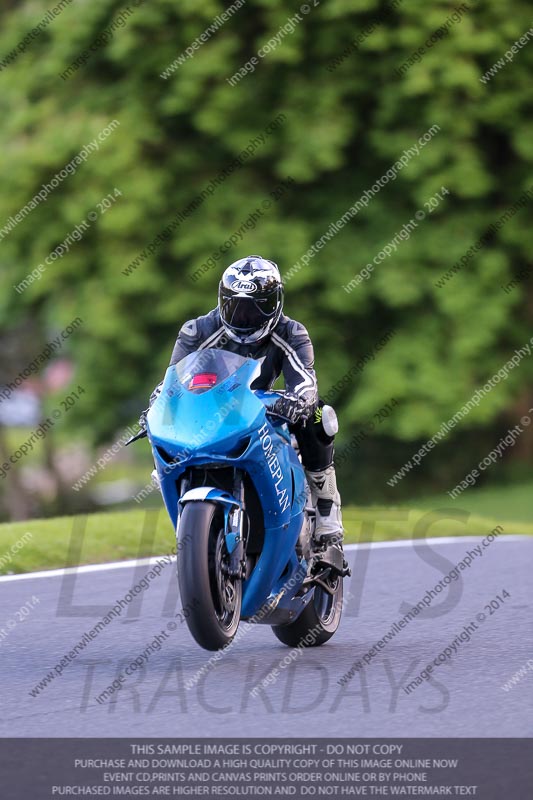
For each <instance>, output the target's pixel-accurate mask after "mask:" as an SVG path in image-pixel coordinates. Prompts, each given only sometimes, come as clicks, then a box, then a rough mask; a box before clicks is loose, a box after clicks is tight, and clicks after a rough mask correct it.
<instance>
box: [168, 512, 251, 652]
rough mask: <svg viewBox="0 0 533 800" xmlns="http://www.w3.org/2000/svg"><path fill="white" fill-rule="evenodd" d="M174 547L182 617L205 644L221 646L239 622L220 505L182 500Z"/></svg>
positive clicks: (238, 590) (236, 581) (237, 582)
mask: <svg viewBox="0 0 533 800" xmlns="http://www.w3.org/2000/svg"><path fill="white" fill-rule="evenodd" d="M178 542H179V546H178V548H177V551H178V554H177V568H178V582H179V589H180V597H181V602H182V606H183V609H184V610H185V609H186V610H187V616H186V621H187V625H188V626H189V630H190V632H191V634H192V636H193V637H194V639H195V640H196V642H197V643H198V644H199V645H200V647H203V648H204V649H205V650H221V649H222V648H224V647H227V645H228V644H229V643H230V642H231V641H232V639H233V637H234V636H235V634H236V632H237V628H238V627H239V620H240V615H241V604H242V581H241V579H240V578H234V577H231V576H230V575H229V574H228V569H227V568H228V564H229V554H228V552H227V549H226V540H225V536H224V511H223V509H222V508H221V507H220V506H219V505H217V504H216V503H209V502H191V503H187V504H186V506H185V508H184V509H183V512H182V514H181V519H180V524H179V532H178Z"/></svg>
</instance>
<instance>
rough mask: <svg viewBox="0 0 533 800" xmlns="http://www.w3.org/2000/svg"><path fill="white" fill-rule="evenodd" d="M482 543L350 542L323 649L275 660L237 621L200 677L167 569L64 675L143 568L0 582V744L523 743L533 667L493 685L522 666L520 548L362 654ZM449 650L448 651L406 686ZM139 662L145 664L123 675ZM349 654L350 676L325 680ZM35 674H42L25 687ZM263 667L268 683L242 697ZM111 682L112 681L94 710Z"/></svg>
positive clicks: (531, 627)
mask: <svg viewBox="0 0 533 800" xmlns="http://www.w3.org/2000/svg"><path fill="white" fill-rule="evenodd" d="M480 541H481V540H480V539H476V540H474V539H473V538H463V539H455V540H453V541H449V540H430V544H420V543H418V544H416V545H415V544H414V543H398V544H396V545H395V544H393V543H390V544H389V545H388V546H383V545H381V546H380V545H373V546H361V547H357V548H356V547H350V548H349V549H348V557H349V560H350V562H351V566H352V569H353V571H354V574H353V576H352V578H351V579H347V580H346V582H345V591H346V592H348V591H349V593H350V597H349V599H348V602H347V603H346V607H345V613H344V617H343V621H342V624H341V627H340V629H339V631H338V632H337V634H336V635H335V636H334V638H333V639H332V640H331V641H330V642H329V643H328V644H326V645H325V646H323V647H321V648H311V649H307V650H305V651H296V652H295V653H293V656H294V657H291V659H287V660H286V661H285V663H284V664H283V659H284V658H285V657H286V656H288V654H289V653H290V652H291V651H290V650H289V648H286V647H284V646H283V645H282V644H281V643H280V642H278V640H277V639H276V638H275V637H274V636H273V634H272V632H271V630H270V628H268V627H266V626H245V630H246V634H245V635H243V636H242V637H241V638H240V639H239V641H238V642H237V643H236V644H235V645H234V646H232V647H231V648H229V649H228V650H227V651H226V652H225V653H224V654H223V656H222V657H221V658H220V660H218V661H215V662H213V663H212V665H211V668H210V669H207V670H206V669H205V665H206V662H207V661H208V660H209V658H210V657H211V655H212V654H210V653H207V652H205V651H203V650H201V649H200V648H199V647H198V646H197V645H196V644H195V642H194V641H193V639H192V637H191V635H190V634H189V631H188V629H187V625H186V623H185V622H183V623H181V622H180V618H179V617H176V616H175V615H176V613H177V612H180V610H181V605H180V602H179V598H178V592H177V584H176V576H175V566H174V563H172V564H170V563H169V564H168V565H166V566H165V567H164V568H163V570H162V572H161V575H160V576H159V577H157V578H156V579H154V580H152V581H151V582H150V585H149V588H148V589H146V591H143V592H142V593H141V594H140V595H137V598H136V599H134V600H133V601H132V602H131V603H130V604H129V605H128V607H127V608H125V609H124V610H123V612H122V616H121V618H120V619H115V620H113V621H112V622H110V624H109V625H107V626H106V627H105V628H104V629H103V630H102V631H101V633H99V635H97V636H96V638H94V639H93V640H89V641H88V644H86V646H85V648H84V649H83V650H82V651H81V652H80V653H79V654H78V655H77V657H76V658H75V659H74V660H73V661H72V663H70V664H68V665H66V666H65V667H64V668H63V669H61V666H60V662H61V659H62V658H63V656H64V655H65V654H66V653H67V654H68V653H69V652H70V651H72V649H73V647H74V646H75V645H76V644H77V643H78V642H80V640H81V639H82V637H83V634H84V633H85V632H86V631H90V630H91V629H92V627H93V626H94V625H95V624H96V623H97V622H98V621H99V620H100V619H101V618H102V617H103V616H105V614H106V613H107V611H108V610H109V608H110V607H112V606H113V605H114V604H115V603H116V602H117V600H118V599H119V598H123V597H124V596H125V594H126V593H127V592H128V591H129V589H130V588H131V587H132V586H133V585H135V584H136V583H137V582H138V581H139V580H140V578H141V577H142V576H143V575H145V574H146V573H147V572H148V571H149V570H150V566H149V565H148V564H147V563H142V564H141V563H139V564H137V565H130V566H126V567H124V566H121V567H120V568H116V567H114V568H109V567H108V568H106V569H102V568H100V567H99V568H93V570H92V571H81V572H78V573H77V574H74V575H73V574H66V575H65V574H61V573H54V572H53V573H50V574H49V575H46V577H45V576H44V574H43V573H40V577H37V576H36V577H34V576H32V577H27V578H24V579H20V578H19V579H15V580H13V579H10V578H9V577H8V578H2V579H0V672H1V687H2V690H1V701H0V736H15V737H27V736H37V737H42V736H46V737H67V736H69V737H70V736H80V737H87V736H88V737H98V736H113V737H115V736H116V737H119V736H177V737H183V736H185V737H187V736H297V737H301V736H304V737H305V736H354V737H366V736H381V737H382V736H397V737H404V736H408V737H470V736H472V737H477V736H482V737H531V736H533V715H532V713H531V709H532V708H533V670H530V671H526V673H525V675H524V676H523V677H521V678H520V680H519V681H518V682H517V683H516V685H514V686H513V687H511V688H510V689H509V690H508V691H505V690H504V689H502V686H503V685H504V684H505V683H506V682H507V681H508V680H509V679H510V678H511V677H512V676H513V675H514V674H515V673H516V672H517V670H519V669H520V668H521V667H523V666H524V665H525V664H526V663H527V662H528V661H529V660H530V659H533V614H532V612H533V603H532V594H533V590H532V587H533V578H532V576H533V540H530V539H527V538H521V537H501V538H500V539H497V540H496V541H494V542H493V543H492V544H491V545H490V546H489V547H488V548H486V549H483V551H482V555H478V556H475V557H473V560H472V563H471V565H470V566H469V567H468V568H466V569H464V570H463V571H461V572H460V573H459V574H460V578H459V580H457V581H455V580H452V581H451V583H450V584H449V586H448V585H447V586H446V587H445V588H444V589H443V590H442V591H440V592H439V593H438V594H435V597H434V599H433V600H432V602H431V605H430V607H429V608H427V610H425V611H424V612H422V613H420V614H418V615H417V616H416V617H415V618H414V619H412V621H409V622H408V624H404V625H403V626H402V627H398V629H397V632H396V633H395V634H394V635H393V636H391V637H390V639H389V640H388V641H386V642H385V644H384V645H383V646H382V647H381V648H379V647H377V648H376V649H375V651H374V652H373V654H372V655H370V654H369V651H370V650H371V648H372V647H373V645H374V644H375V643H376V642H378V641H379V640H383V637H384V636H385V634H387V632H389V631H391V627H392V626H393V623H395V622H398V620H400V619H402V618H404V615H405V613H406V611H407V609H408V608H409V607H412V606H413V605H415V604H417V603H418V602H419V601H420V600H421V599H422V597H424V595H425V594H426V592H428V591H429V590H430V589H433V587H435V585H436V584H437V583H438V582H439V581H440V580H441V579H443V578H444V576H445V575H448V574H449V573H450V571H451V570H452V569H453V567H454V565H455V564H457V563H458V562H459V561H461V560H462V559H463V558H464V557H465V556H466V555H467V553H468V551H470V552H471V553H472V552H473V551H474V548H475V547H476V546H477V544H479V543H480ZM504 593H505V594H504ZM507 593H508V594H509V595H510V596H509V597H507V596H506V595H507ZM498 596H499V597H500V598H501V599H500V600H497V599H496V598H497V597H498ZM491 601H494V602H493V603H492V606H491V605H490V604H491ZM22 609H24V610H22ZM480 615H482V616H480ZM473 623H474V624H475V626H476V627H475V628H474V627H473V625H472V624H473ZM466 626H470V627H469V631H470V633H468V632H467V633H465V634H464V635H463V636H462V638H461V633H462V632H463V631H464V630H465V627H466ZM156 637H159V644H158V643H157V642H158V640H157V639H156ZM467 639H469V641H467ZM454 641H455V643H456V644H455V648H453V646H452V643H453V642H454ZM158 647H159V648H160V649H157V648H158ZM447 647H448V648H449V650H450V652H451V651H453V655H452V656H451V657H448V656H446V654H444V656H443V657H442V661H443V663H442V664H440V665H439V666H438V667H434V669H433V672H432V673H431V675H429V678H428V680H422V681H421V682H420V685H418V686H415V688H412V689H411V691H409V692H406V691H405V689H404V687H405V686H406V685H407V684H409V683H410V682H412V681H413V680H415V679H416V677H417V676H418V675H419V673H420V672H421V670H423V669H424V668H425V667H426V665H427V664H428V663H431V662H433V661H434V659H438V658H439V655H440V654H441V653H444V651H445V648H447ZM143 653H147V654H148V661H147V663H146V662H145V663H144V665H143V666H142V667H139V669H137V670H136V671H134V673H133V674H132V675H130V676H129V677H127V678H125V677H124V671H125V670H126V669H127V668H128V666H129V665H130V664H131V663H132V662H133V661H135V660H136V659H138V658H139V656H142V654H143ZM365 654H366V655H367V659H366V663H364V656H365ZM362 659H363V666H364V668H363V669H362V670H361V669H360V670H353V673H354V674H353V677H352V678H351V679H349V680H348V681H347V682H346V683H345V684H339V680H340V679H341V678H342V676H343V675H345V674H346V673H347V671H348V670H350V668H351V667H352V665H353V664H354V662H355V661H357V660H362ZM142 661H145V660H144V659H142V658H141V662H142ZM64 663H65V662H64ZM530 663H531V664H532V665H533V661H531V662H530ZM56 665H59V669H58V670H57V671H55V670H54V668H55V666H56ZM202 667H204V672H203V674H202V673H199V670H201V669H202ZM276 669H277V670H278V673H277V675H276V674H275V673H274V674H272V673H273V670H276ZM130 671H131V670H130ZM57 672H61V674H59V675H58V674H57ZM48 673H55V677H54V678H53V679H52V680H49V682H48V683H47V684H46V685H44V686H42V687H41V688H40V689H39V691H37V690H36V687H37V686H38V684H39V682H40V681H42V680H43V678H45V676H46V675H47V674H48ZM269 674H271V677H272V681H271V682H269V683H268V685H267V686H266V688H262V689H261V690H260V691H258V692H257V693H255V696H254V695H253V694H251V690H253V688H254V687H255V686H257V685H258V684H259V683H260V682H261V681H263V680H265V679H266V677H267V676H268V675H269ZM121 678H122V681H121V680H120V679H121ZM195 680H196V681H197V682H196V683H194V685H193V686H192V687H190V688H187V685H188V684H187V681H195ZM113 681H116V684H117V685H118V686H120V687H121V688H120V689H117V690H116V691H114V692H113V694H112V695H111V696H110V697H109V699H107V700H104V701H103V702H100V703H99V702H98V701H97V700H96V697H97V696H99V695H101V694H102V693H103V692H104V691H105V690H106V689H107V688H108V687H109V686H111V685H112V684H113ZM32 691H33V694H34V695H35V696H32Z"/></svg>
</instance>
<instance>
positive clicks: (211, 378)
mask: <svg viewBox="0 0 533 800" xmlns="http://www.w3.org/2000/svg"><path fill="white" fill-rule="evenodd" d="M247 360H248V359H246V358H243V357H242V356H239V355H237V354H236V353H230V352H229V351H228V350H197V351H196V352H195V353H191V354H190V355H188V356H186V357H185V358H184V359H183V360H182V361H180V362H179V363H178V364H176V366H175V367H174V369H175V371H176V375H177V377H178V380H179V382H180V384H181V386H182V387H183V388H184V389H186V390H187V391H188V392H195V393H197V394H201V393H203V392H207V391H209V390H210V389H214V388H215V386H219V385H220V384H221V383H222V382H223V381H225V380H226V378H229V376H230V375H233V373H234V372H237V370H238V369H239V368H240V367H242V365H243V364H245V363H246V361H247Z"/></svg>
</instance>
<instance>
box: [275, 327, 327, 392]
mask: <svg viewBox="0 0 533 800" xmlns="http://www.w3.org/2000/svg"><path fill="white" fill-rule="evenodd" d="M272 340H273V341H274V342H275V343H276V344H277V345H278V347H279V348H280V349H281V350H283V352H284V353H285V355H286V356H287V358H288V359H289V362H290V364H291V365H292V367H293V368H294V369H295V370H296V372H299V373H300V375H302V377H303V381H302V382H301V383H299V384H298V386H296V387H295V389H294V391H295V392H296V394H299V393H300V392H304V391H307V390H308V389H313V390H314V391H315V392H316V391H317V387H316V381H314V380H313V378H312V377H311V375H310V374H309V372H308V371H307V370H306V368H305V367H304V365H303V364H302V362H301V361H300V359H299V358H298V355H297V354H296V351H295V350H293V348H292V347H291V346H290V345H289V343H288V342H286V341H285V340H284V339H282V338H281V336H278V334H277V333H273V334H272Z"/></svg>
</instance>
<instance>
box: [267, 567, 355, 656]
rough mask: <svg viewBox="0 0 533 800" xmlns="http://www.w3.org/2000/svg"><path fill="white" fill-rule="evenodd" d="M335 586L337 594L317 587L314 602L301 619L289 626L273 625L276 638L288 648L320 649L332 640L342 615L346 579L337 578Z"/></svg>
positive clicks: (308, 606) (333, 584)
mask: <svg viewBox="0 0 533 800" xmlns="http://www.w3.org/2000/svg"><path fill="white" fill-rule="evenodd" d="M332 587H333V588H334V589H335V594H334V595H330V594H328V592H326V591H325V590H324V589H322V588H321V587H320V586H316V587H315V591H314V595H313V599H312V600H311V601H310V602H309V603H308V604H307V606H306V607H305V609H304V610H303V611H302V613H301V614H300V616H299V617H298V619H296V620H295V621H294V622H291V623H290V624H289V625H273V626H272V631H273V633H274V636H276V637H277V638H278V639H279V640H280V642H283V644H286V645H287V646H288V647H320V645H322V644H324V643H325V642H327V641H328V640H329V639H331V637H332V636H333V634H334V633H335V631H336V630H337V628H338V627H339V625H340V621H341V616H342V597H343V587H342V578H341V577H339V576H337V577H336V579H335V581H334V582H333V583H332Z"/></svg>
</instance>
